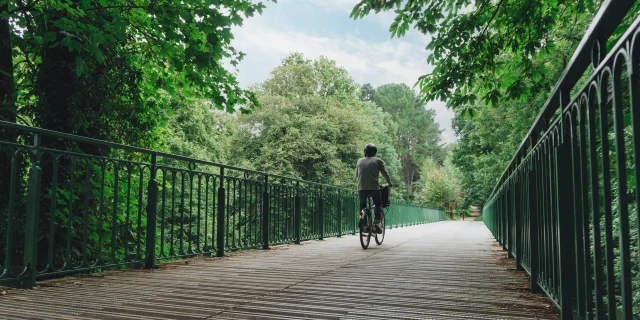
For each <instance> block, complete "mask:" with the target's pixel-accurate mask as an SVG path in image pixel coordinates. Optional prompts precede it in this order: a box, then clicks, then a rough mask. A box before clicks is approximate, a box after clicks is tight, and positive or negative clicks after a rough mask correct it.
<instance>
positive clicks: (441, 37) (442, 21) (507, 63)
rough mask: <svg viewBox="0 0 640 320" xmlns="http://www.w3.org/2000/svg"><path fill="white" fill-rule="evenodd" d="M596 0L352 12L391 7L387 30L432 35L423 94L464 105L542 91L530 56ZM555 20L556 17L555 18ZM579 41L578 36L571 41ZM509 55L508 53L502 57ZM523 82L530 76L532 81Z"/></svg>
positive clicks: (545, 51) (578, 21)
mask: <svg viewBox="0 0 640 320" xmlns="http://www.w3.org/2000/svg"><path fill="white" fill-rule="evenodd" d="M599 3H600V1H592V0H578V1H556V0H543V1H518V0H500V1H489V0H482V1H471V0H462V1H459V0H416V1H402V0H385V1H379V0H361V1H360V2H359V3H358V4H357V5H356V6H355V7H354V9H353V12H352V13H351V16H352V17H354V18H355V19H358V18H363V17H365V16H367V15H368V14H370V13H371V12H375V13H379V12H381V11H388V10H395V13H396V17H395V19H394V22H393V23H392V24H391V26H390V28H389V31H390V32H391V35H392V37H393V36H398V37H401V36H404V35H405V34H406V32H407V31H408V30H409V28H411V27H413V28H414V29H416V30H417V31H419V32H420V33H423V34H425V35H427V36H428V37H429V39H430V41H429V44H428V45H427V47H426V50H427V51H428V52H429V53H430V54H429V57H428V59H427V61H428V62H429V63H430V64H432V65H433V66H434V69H433V71H432V72H430V73H429V74H426V75H423V76H422V77H420V79H419V80H418V85H419V87H420V90H421V91H422V92H423V94H424V99H426V100H436V99H437V100H441V101H446V102H447V105H448V106H449V107H450V108H454V109H462V110H464V109H466V108H468V107H470V106H472V105H473V104H474V103H475V102H476V100H477V99H478V98H480V99H482V100H483V101H484V103H493V104H496V103H497V102H498V100H499V99H501V98H502V97H505V98H524V97H526V96H527V95H528V94H535V93H536V92H537V90H546V85H547V83H546V82H545V81H546V79H544V78H545V77H544V75H545V73H546V72H547V71H548V70H547V69H546V68H544V67H542V68H541V66H540V65H537V64H536V63H535V62H536V61H537V60H540V59H547V58H549V57H551V58H555V59H565V57H563V56H562V55H558V56H556V55H555V51H556V49H557V46H558V42H559V41H563V39H562V38H559V37H558V35H557V34H554V33H553V32H552V31H554V30H555V29H557V28H558V27H560V28H561V29H567V30H569V31H570V32H569V33H572V32H571V30H579V33H582V32H583V31H584V30H585V29H584V24H583V21H585V18H584V17H587V18H586V20H587V21H588V20H590V19H589V18H590V17H591V16H592V15H593V13H595V11H596V7H597V5H598V4H599ZM560 22H561V23H560ZM577 42H579V38H578V40H577V41H575V43H577ZM504 55H508V56H509V59H506V60H505V59H502V57H504ZM527 81H529V82H533V85H531V84H530V83H527Z"/></svg>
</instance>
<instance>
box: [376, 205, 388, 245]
mask: <svg viewBox="0 0 640 320" xmlns="http://www.w3.org/2000/svg"><path fill="white" fill-rule="evenodd" d="M385 225H386V221H385V218H384V212H382V213H381V216H380V229H382V233H376V243H377V244H378V245H381V244H382V241H384V231H385Z"/></svg>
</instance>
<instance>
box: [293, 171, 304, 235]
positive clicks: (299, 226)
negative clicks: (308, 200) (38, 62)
mask: <svg viewBox="0 0 640 320" xmlns="http://www.w3.org/2000/svg"><path fill="white" fill-rule="evenodd" d="M301 207H302V199H301V198H300V182H296V198H295V209H294V210H295V224H296V229H295V233H296V244H300V240H301V238H302V208H301Z"/></svg>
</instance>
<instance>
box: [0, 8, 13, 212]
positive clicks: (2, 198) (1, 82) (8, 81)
mask: <svg viewBox="0 0 640 320" xmlns="http://www.w3.org/2000/svg"><path fill="white" fill-rule="evenodd" d="M8 10H9V2H8V1H3V0H0V13H2V12H7V11H8ZM0 120H2V121H8V122H12V123H15V122H16V106H15V86H14V82H13V54H12V48H11V25H10V24H9V19H8V18H7V19H3V18H1V16H0ZM16 137H17V136H16V132H15V131H14V130H8V129H7V128H2V127H0V141H2V142H16ZM10 176H11V152H10V150H9V149H8V148H2V146H1V145H0V212H1V211H2V210H3V208H4V207H5V206H7V205H8V202H9V188H10V185H11V181H9V180H10ZM12 182H13V183H16V181H12Z"/></svg>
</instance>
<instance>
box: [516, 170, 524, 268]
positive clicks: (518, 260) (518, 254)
mask: <svg viewBox="0 0 640 320" xmlns="http://www.w3.org/2000/svg"><path fill="white" fill-rule="evenodd" d="M522 185H523V184H522V176H521V175H520V173H518V179H517V180H516V183H515V188H514V190H513V192H514V200H513V202H514V205H513V207H514V215H515V228H514V229H513V231H514V237H513V238H514V242H515V243H514V247H515V248H514V249H515V250H514V251H515V254H514V255H515V257H516V270H519V271H522V270H524V268H523V267H522Z"/></svg>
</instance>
